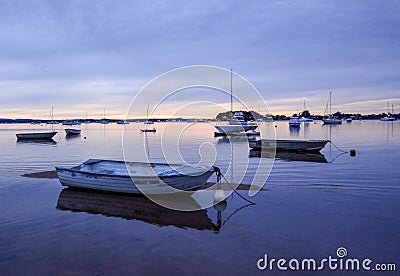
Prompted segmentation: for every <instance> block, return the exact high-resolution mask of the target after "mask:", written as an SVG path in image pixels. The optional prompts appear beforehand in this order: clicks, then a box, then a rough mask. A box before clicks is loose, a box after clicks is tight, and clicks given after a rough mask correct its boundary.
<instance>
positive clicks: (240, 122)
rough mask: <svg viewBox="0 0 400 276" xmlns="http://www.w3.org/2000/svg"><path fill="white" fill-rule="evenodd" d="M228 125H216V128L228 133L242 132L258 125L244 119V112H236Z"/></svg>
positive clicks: (253, 128)
mask: <svg viewBox="0 0 400 276" xmlns="http://www.w3.org/2000/svg"><path fill="white" fill-rule="evenodd" d="M228 123H229V124H228V125H216V126H215V128H216V129H217V130H218V131H219V132H223V133H226V134H231V133H241V132H243V131H244V132H246V131H253V130H255V129H256V128H257V127H258V125H257V124H248V123H247V122H246V120H245V119H244V114H243V112H235V114H234V115H233V117H232V119H231V120H229V121H228Z"/></svg>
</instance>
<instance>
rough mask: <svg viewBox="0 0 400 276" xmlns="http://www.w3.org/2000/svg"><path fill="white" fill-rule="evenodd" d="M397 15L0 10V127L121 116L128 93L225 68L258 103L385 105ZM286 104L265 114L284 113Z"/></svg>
mask: <svg viewBox="0 0 400 276" xmlns="http://www.w3.org/2000/svg"><path fill="white" fill-rule="evenodd" d="M399 10H400V3H399V2H398V1H384V2H379V3H378V2H376V1H363V2H362V3H360V2H357V1H334V2H326V1H303V2H293V1H255V2H243V1H229V2H226V1H184V2H182V1H168V2H165V1H152V2H148V1H119V2H117V3H114V2H110V1H101V0H100V1H44V0H43V1H2V2H1V3H0V95H1V96H0V100H1V102H0V107H1V110H0V116H3V115H2V114H1V113H4V112H2V111H3V110H5V108H9V110H12V109H14V110H19V108H20V107H21V106H23V107H29V106H30V107H31V109H35V107H37V108H45V106H44V105H50V104H51V102H53V103H54V102H56V103H57V104H58V103H60V104H61V103H68V104H65V106H66V108H73V107H72V105H75V104H78V103H77V102H79V104H86V105H87V106H91V105H92V104H93V103H94V102H97V104H98V105H110V106H111V105H112V106H113V109H114V108H115V110H114V111H115V112H117V111H120V112H121V113H123V110H124V109H125V106H126V102H127V101H128V100H127V99H128V98H130V97H131V95H132V93H135V92H132V90H136V93H137V91H139V90H140V87H142V86H143V85H145V84H146V83H147V82H148V81H150V80H151V79H153V78H154V77H156V76H158V75H159V74H162V73H164V72H166V71H168V70H172V69H175V68H177V67H181V66H187V65H192V64H210V65H216V66H222V67H225V68H234V70H235V72H237V73H239V74H241V75H243V76H244V77H246V78H247V79H248V80H249V81H251V82H252V83H253V84H254V85H255V87H256V88H257V89H258V90H259V91H260V92H261V93H262V94H263V95H264V97H266V98H267V99H269V100H279V99H286V98H300V99H301V98H303V97H306V98H307V102H310V109H311V107H312V108H314V109H315V110H319V109H321V106H323V105H324V103H323V102H324V101H325V100H323V101H322V99H323V98H326V97H327V93H328V92H329V91H330V90H333V91H334V93H335V100H336V101H337V102H338V104H339V105H345V104H346V102H352V101H359V102H362V99H361V100H360V98H364V99H373V98H374V97H375V98H379V99H384V98H393V97H394V95H395V93H397V91H398V90H397V88H398V87H399V85H400V79H399V77H398V68H400V47H399V46H400V45H399V44H400V35H399V32H398V29H399V27H400V18H399V17H398V12H399ZM93 83H95V85H94V86H93ZM106 98H108V99H109V100H106ZM395 98H398V96H397V97H395ZM77 99H79V100H77ZM319 99H321V100H319ZM118 102H119V104H118ZM296 102H297V101H291V102H290V103H287V104H282V105H279V106H276V107H273V106H272V107H273V110H276V111H277V112H278V111H279V110H278V109H280V108H281V109H280V112H282V113H285V112H289V113H290V112H293V111H294V110H297V109H298V108H299V107H300V108H301V107H302V101H301V100H300V101H299V103H296ZM367 104H369V102H368V101H365V105H367ZM272 107H271V108H272ZM96 108H97V106H96ZM346 108H354V109H360V108H361V106H357V107H356V106H348V105H346ZM362 109H363V110H367V108H366V106H364V107H362Z"/></svg>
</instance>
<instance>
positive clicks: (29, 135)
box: [16, 131, 57, 140]
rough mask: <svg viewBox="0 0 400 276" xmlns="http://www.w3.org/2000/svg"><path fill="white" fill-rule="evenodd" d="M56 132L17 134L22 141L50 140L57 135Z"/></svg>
mask: <svg viewBox="0 0 400 276" xmlns="http://www.w3.org/2000/svg"><path fill="white" fill-rule="evenodd" d="M56 134H57V132H56V131H51V132H31V133H17V134H16V135H17V139H18V140H22V139H29V140H35V139H38V140H50V139H51V138H53V137H54V135H56Z"/></svg>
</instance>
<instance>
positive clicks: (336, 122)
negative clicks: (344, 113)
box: [322, 91, 342, 125]
mask: <svg viewBox="0 0 400 276" xmlns="http://www.w3.org/2000/svg"><path fill="white" fill-rule="evenodd" d="M328 104H329V116H328V117H327V118H324V119H322V122H324V125H341V124H342V120H341V119H338V118H335V117H333V116H332V91H330V92H329V98H328V103H327V104H326V108H325V113H326V110H327V109H328ZM324 117H325V114H324Z"/></svg>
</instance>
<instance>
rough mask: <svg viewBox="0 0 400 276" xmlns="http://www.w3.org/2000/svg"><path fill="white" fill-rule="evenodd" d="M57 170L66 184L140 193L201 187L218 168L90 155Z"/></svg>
mask: <svg viewBox="0 0 400 276" xmlns="http://www.w3.org/2000/svg"><path fill="white" fill-rule="evenodd" d="M56 170H57V175H58V178H59V180H60V182H61V184H62V185H64V186H70V187H77V188H87V189H94V190H102V191H110V192H123V193H136V194H139V193H141V192H146V193H150V194H162V193H170V192H171V188H175V189H179V190H192V189H195V188H200V187H201V186H203V185H204V184H205V183H206V181H207V179H208V178H210V176H211V175H212V174H213V173H214V171H215V169H214V168H205V167H199V166H191V165H178V164H176V165H174V164H166V163H144V162H124V161H115V160H100V159H89V160H87V161H86V162H84V163H82V164H81V165H79V166H75V167H72V168H61V167H56ZM165 184H166V185H167V186H165ZM137 186H139V187H140V190H139V188H138V187H137Z"/></svg>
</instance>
